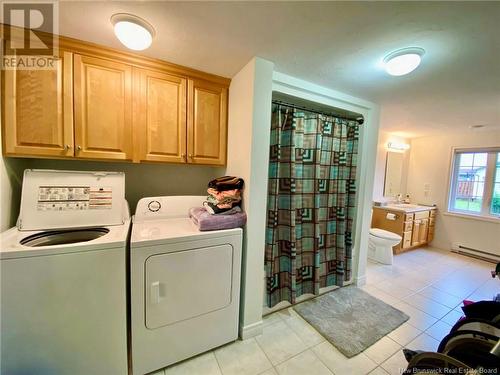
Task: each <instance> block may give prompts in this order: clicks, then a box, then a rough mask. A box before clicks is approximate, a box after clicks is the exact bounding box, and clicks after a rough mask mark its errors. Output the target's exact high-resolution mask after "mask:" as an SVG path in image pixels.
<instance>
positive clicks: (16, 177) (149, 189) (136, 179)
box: [0, 158, 225, 230]
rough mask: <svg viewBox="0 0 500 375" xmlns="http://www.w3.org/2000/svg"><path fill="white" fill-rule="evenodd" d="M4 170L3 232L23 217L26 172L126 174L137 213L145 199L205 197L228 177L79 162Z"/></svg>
mask: <svg viewBox="0 0 500 375" xmlns="http://www.w3.org/2000/svg"><path fill="white" fill-rule="evenodd" d="M0 166H1V181H0V187H1V199H2V200H1V203H2V206H1V211H2V216H1V218H2V230H5V229H7V228H9V227H10V226H12V225H14V224H15V219H16V218H17V215H18V213H19V203H20V192H21V183H22V175H23V171H24V169H26V168H32V169H37V168H38V169H59V170H82V171H86V170H91V171H93V170H101V171H123V172H125V195H126V198H127V201H128V203H129V205H130V210H131V212H132V213H133V212H134V211H135V206H136V204H137V201H138V200H139V199H140V198H142V197H147V196H157V195H203V194H205V193H206V189H207V183H208V181H209V180H211V179H212V178H215V177H218V176H222V175H224V172H225V171H224V168H222V167H208V166H196V165H165V164H132V163H108V162H94V161H77V160H49V159H14V158H3V159H2V161H1V162H0Z"/></svg>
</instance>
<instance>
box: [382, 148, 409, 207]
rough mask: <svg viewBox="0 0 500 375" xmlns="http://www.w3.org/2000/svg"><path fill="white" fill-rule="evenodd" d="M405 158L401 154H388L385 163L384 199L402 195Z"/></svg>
mask: <svg viewBox="0 0 500 375" xmlns="http://www.w3.org/2000/svg"><path fill="white" fill-rule="evenodd" d="M403 156H404V154H402V153H400V152H391V151H389V152H387V160H386V163H385V181H384V197H395V196H396V195H398V194H400V193H401V175H402V173H403Z"/></svg>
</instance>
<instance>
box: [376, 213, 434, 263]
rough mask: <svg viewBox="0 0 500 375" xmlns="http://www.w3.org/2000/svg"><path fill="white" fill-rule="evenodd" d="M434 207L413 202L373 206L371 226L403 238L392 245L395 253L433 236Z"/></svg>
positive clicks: (424, 242) (426, 240)
mask: <svg viewBox="0 0 500 375" xmlns="http://www.w3.org/2000/svg"><path fill="white" fill-rule="evenodd" d="M435 220H436V208H435V207H431V206H418V205H414V204H391V205H387V206H380V207H373V214H372V224H371V227H372V228H380V229H384V230H387V231H389V232H393V233H396V234H398V235H400V236H401V237H402V238H403V239H402V240H401V243H400V244H399V245H396V246H394V248H393V250H394V252H395V253H396V254H398V253H401V252H403V251H406V250H409V249H413V248H416V247H420V246H423V245H426V244H428V243H429V242H431V241H432V239H433V238H434V228H435Z"/></svg>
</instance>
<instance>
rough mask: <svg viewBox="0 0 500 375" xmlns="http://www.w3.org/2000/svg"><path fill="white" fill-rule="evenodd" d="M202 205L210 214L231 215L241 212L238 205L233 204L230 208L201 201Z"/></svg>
mask: <svg viewBox="0 0 500 375" xmlns="http://www.w3.org/2000/svg"><path fill="white" fill-rule="evenodd" d="M203 207H204V208H205V210H207V212H208V213H209V214H210V215H232V214H235V213H238V212H241V208H240V206H239V205H238V206H233V207H231V208H223V209H221V208H219V207H217V206H216V205H213V204H212V203H210V202H203Z"/></svg>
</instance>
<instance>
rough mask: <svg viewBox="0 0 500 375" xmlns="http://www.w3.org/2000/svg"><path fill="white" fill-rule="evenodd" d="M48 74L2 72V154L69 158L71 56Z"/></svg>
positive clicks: (65, 55) (60, 60)
mask: <svg viewBox="0 0 500 375" xmlns="http://www.w3.org/2000/svg"><path fill="white" fill-rule="evenodd" d="M56 61H57V62H56V67H55V69H52V70H5V71H4V76H3V77H4V91H3V96H4V121H3V123H4V137H5V139H4V145H5V147H4V153H5V155H20V156H22V155H26V156H46V157H65V156H73V86H72V85H73V56H72V54H71V53H69V52H64V51H61V55H60V57H59V58H58V59H57V60H56Z"/></svg>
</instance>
